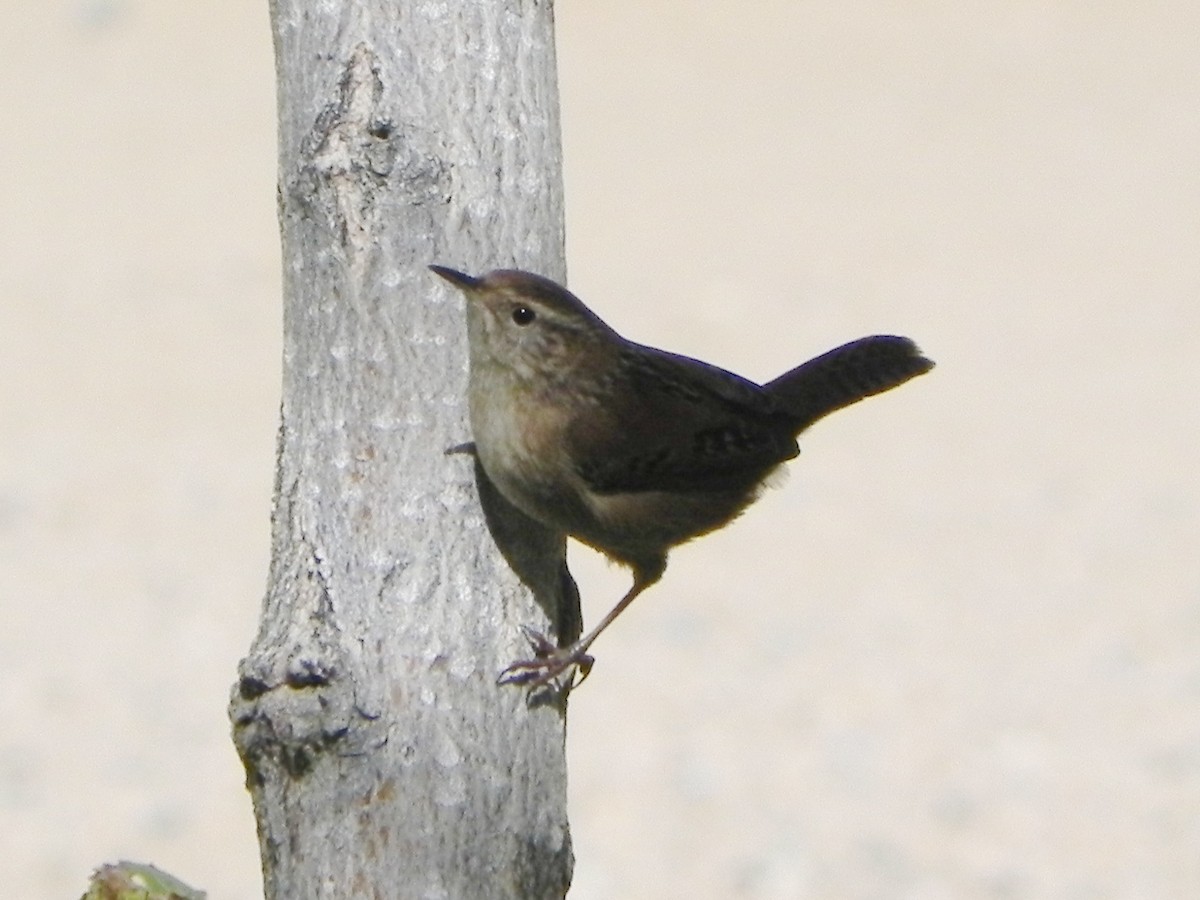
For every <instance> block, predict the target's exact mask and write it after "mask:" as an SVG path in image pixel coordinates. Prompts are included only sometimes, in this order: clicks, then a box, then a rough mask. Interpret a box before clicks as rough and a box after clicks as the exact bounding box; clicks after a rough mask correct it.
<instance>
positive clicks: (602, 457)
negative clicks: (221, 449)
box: [567, 347, 799, 494]
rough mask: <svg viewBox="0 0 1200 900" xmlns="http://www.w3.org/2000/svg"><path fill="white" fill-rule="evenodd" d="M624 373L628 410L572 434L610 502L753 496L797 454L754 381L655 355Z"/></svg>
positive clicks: (574, 448)
mask: <svg viewBox="0 0 1200 900" xmlns="http://www.w3.org/2000/svg"><path fill="white" fill-rule="evenodd" d="M624 352H626V353H631V354H636V356H635V358H634V359H633V360H631V361H630V362H629V363H627V364H625V365H622V366H620V367H619V369H618V371H619V372H620V376H619V377H620V379H621V382H620V384H619V385H618V386H617V390H618V391H619V392H620V393H621V394H622V395H623V396H628V397H630V398H634V399H631V400H630V401H629V402H624V403H621V404H616V405H610V406H607V407H601V408H596V409H592V410H590V411H589V413H588V415H586V416H580V417H579V418H578V419H576V420H575V421H574V422H572V424H571V426H570V427H569V428H568V431H567V440H568V442H569V443H570V447H569V450H570V454H571V458H572V459H573V460H575V467H576V471H577V472H578V473H579V475H580V477H582V478H583V480H584V481H585V482H586V483H587V485H588V487H589V488H591V489H592V490H593V491H595V492H597V493H601V494H616V493H628V492H637V491H651V490H665V491H716V490H731V489H747V488H749V487H751V486H752V485H753V484H755V483H756V482H758V481H759V480H761V479H762V478H763V476H764V475H766V473H767V472H768V471H770V469H771V468H773V467H774V466H775V465H777V464H778V463H780V462H783V461H784V460H787V459H791V458H792V457H794V456H795V455H796V454H797V453H798V452H799V450H798V448H797V446H796V440H795V437H794V436H793V433H792V429H791V425H790V422H789V420H788V419H787V417H786V415H785V414H784V413H783V412H782V411H781V410H780V409H779V408H778V406H777V404H776V403H775V401H774V400H773V399H772V398H771V397H770V396H769V395H768V394H766V392H764V391H763V390H762V388H761V387H759V386H758V385H756V384H754V383H753V382H751V381H747V380H746V379H744V378H742V377H740V376H738V375H735V374H733V373H732V372H727V371H725V370H724V369H719V368H717V367H716V366H710V365H708V364H707V363H702V362H700V361H698V360H694V359H689V358H687V357H683V356H677V355H675V354H672V353H666V352H664V351H661V350H654V349H652V348H648V347H636V348H632V349H627V350H626V351H624Z"/></svg>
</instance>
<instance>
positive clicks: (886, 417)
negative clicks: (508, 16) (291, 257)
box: [0, 0, 1200, 900]
mask: <svg viewBox="0 0 1200 900" xmlns="http://www.w3.org/2000/svg"><path fill="white" fill-rule="evenodd" d="M266 6H267V4H266V2H265V0H262V2H257V0H238V2H233V0H208V2H204V3H181V2H171V0H71V2H47V3H42V4H30V3H17V2H15V0H8V2H6V3H4V11H5V15H4V26H3V28H0V71H2V73H3V75H2V77H0V92H2V93H0V114H2V116H3V124H2V125H0V139H2V142H3V143H2V144H0V162H2V165H0V198H2V199H0V665H2V669H3V671H2V674H0V729H2V731H0V885H2V887H0V893H3V895H4V896H5V897H20V898H42V897H44V898H56V897H70V896H76V895H77V894H78V893H79V891H80V890H81V887H82V884H83V881H84V879H85V877H86V875H87V871H88V869H89V867H90V866H91V865H93V864H95V863H98V862H101V861H104V860H111V859H115V858H117V857H135V858H139V859H147V860H153V861H154V862H156V863H158V864H159V865H161V866H163V867H165V868H167V869H170V870H172V871H174V872H176V873H177V874H178V875H180V876H181V877H184V878H185V879H188V880H191V881H193V882H195V883H197V884H199V885H203V886H205V887H207V888H208V889H209V890H210V891H211V896H212V897H213V898H214V900H217V898H222V900H223V898H232V900H247V898H252V897H254V896H256V895H257V893H258V874H257V867H258V863H257V858H256V845H255V839H254V834H253V822H252V818H251V814H250V809H249V803H248V801H247V798H246V796H245V795H244V793H243V791H242V789H241V785H240V780H241V773H240V770H239V766H238V763H237V760H236V758H235V755H234V753H233V750H232V747H231V746H230V743H229V741H228V738H227V731H228V726H227V723H226V718H225V698H226V693H227V689H228V686H229V684H230V682H231V681H232V678H233V675H234V667H235V664H236V661H237V659H238V657H239V655H240V654H242V653H243V652H244V651H245V649H246V647H247V646H248V644H249V641H250V637H251V634H252V630H253V627H254V621H255V617H256V615H257V612H258V603H259V598H260V596H261V593H262V590H263V585H264V582H265V575H266V564H267V549H268V533H267V516H268V502H269V491H270V485H271V476H272V458H273V436H274V430H275V425H276V409H277V403H278V369H279V336H278V328H279V300H278V273H277V269H278V262H277V253H278V251H277V236H276V229H275V222H274V143H273V141H274V139H273V122H272V118H273V99H272V66H271V58H270V52H271V44H270V37H269V31H268V24H267V11H266ZM559 25H560V44H559V55H560V64H561V68H562V91H563V102H564V117H563V120H564V128H565V141H566V153H567V175H568V185H567V189H568V198H569V258H570V268H571V276H572V278H571V283H572V286H573V287H574V288H575V290H576V291H577V292H578V293H580V294H581V295H582V296H583V297H584V298H585V299H586V300H588V301H589V302H590V303H592V304H593V305H594V306H595V307H596V308H597V309H598V310H599V311H600V312H601V313H602V314H603V315H605V316H606V317H607V318H608V319H609V320H610V321H611V322H612V323H613V324H614V325H616V326H617V327H618V328H619V329H621V330H622V331H624V332H625V333H626V334H628V335H630V336H632V337H636V338H638V339H641V340H644V341H647V342H651V343H658V344H663V345H667V346H669V347H671V348H673V349H677V350H680V351H684V352H688V353H692V354H695V355H699V356H703V357H705V358H708V359H711V360H713V361H715V362H719V363H722V364H724V365H727V366H729V367H731V368H734V369H737V370H739V371H741V372H744V373H745V374H747V375H749V376H751V377H756V378H768V377H771V376H773V375H775V374H777V373H778V372H779V371H781V370H783V369H785V368H787V367H789V366H791V365H793V364H794V363H796V362H798V361H799V360H800V359H802V358H804V357H806V356H808V355H811V354H813V353H816V352H819V351H821V350H824V349H826V348H827V347H829V346H832V345H833V344H835V343H838V342H841V341H842V340H845V339H848V338H852V337H856V336H858V335H860V334H864V333H868V332H871V331H876V330H895V331H901V332H904V333H909V334H912V335H914V336H915V337H917V338H918V339H919V340H920V341H921V343H922V344H923V346H924V347H925V348H926V349H927V350H928V352H929V353H930V355H932V356H933V357H934V358H936V359H937V360H938V362H939V368H938V369H937V371H936V372H935V373H934V374H933V375H932V376H930V377H928V378H926V379H923V380H922V381H920V382H918V383H916V384H913V385H911V386H909V387H906V388H905V389H904V390H903V391H901V392H898V393H896V394H895V395H892V396H889V397H886V398H882V399H879V400H876V401H873V402H872V403H870V404H868V405H865V406H863V407H861V408H859V409H855V410H853V411H851V412H846V413H843V414H841V415H840V416H838V417H837V418H835V419H831V420H830V421H828V422H825V423H822V425H821V426H820V427H819V428H817V429H816V430H814V432H813V433H812V434H811V435H810V436H808V438H807V439H806V440H805V442H804V455H803V456H802V457H801V459H800V460H799V461H798V462H797V464H795V465H794V466H793V467H792V475H791V479H790V482H789V483H788V484H787V485H785V486H784V487H783V489H781V490H779V491H774V492H772V493H771V494H770V495H769V496H768V497H767V498H766V499H765V500H764V501H763V502H762V503H761V504H760V505H759V506H758V507H757V508H755V509H754V510H753V511H752V512H751V513H750V514H749V515H748V516H747V517H746V518H745V519H744V520H743V521H742V522H740V523H738V525H737V526H736V527H734V528H732V529H729V530H728V531H726V532H724V533H722V534H720V535H718V536H714V537H712V538H709V539H707V540H706V541H704V542H703V543H701V544H698V545H695V546H692V547H688V548H685V549H684V550H682V551H680V552H678V553H677V554H676V555H675V556H674V558H673V559H672V565H671V570H670V572H669V573H668V576H667V578H666V579H665V580H664V582H663V583H662V585H660V586H659V587H657V588H655V589H654V591H653V592H652V593H650V594H648V595H647V596H646V597H645V598H644V599H642V600H641V601H639V602H638V604H637V605H636V606H634V607H633V609H632V610H631V611H630V612H629V613H628V614H627V617H626V618H623V619H622V620H621V622H620V623H619V624H618V625H617V626H616V627H614V629H613V630H612V632H611V633H609V634H608V635H606V637H605V639H604V640H603V641H601V643H600V644H599V645H598V651H599V662H598V664H597V667H596V670H595V672H594V674H593V676H592V680H591V681H590V682H589V683H588V685H587V687H586V689H584V690H582V691H581V692H580V693H579V694H578V695H577V696H576V697H575V698H574V700H573V703H572V714H571V728H570V754H571V765H572V769H571V773H572V794H573V796H572V820H573V824H574V834H575V840H576V849H577V853H578V866H577V873H576V888H575V890H574V893H573V894H572V896H573V897H574V898H576V900H597V898H685V897H686V898H725V897H754V898H793V897H795V898H804V897H812V898H893V897H900V898H931V900H933V898H938V900H940V898H960V897H961V898H976V897H978V898H1043V897H1044V898H1059V897H1064V898H1158V897H1165V898H1176V897H1178V898H1192V897H1197V896H1200V565H1198V564H1197V561H1196V556H1197V552H1196V551H1197V544H1198V543H1200V540H1198V538H1200V483H1198V482H1200V479H1198V477H1197V463H1196V447H1197V444H1198V443H1200V424H1198V423H1200V416H1198V414H1197V412H1196V404H1197V395H1198V393H1200V376H1198V375H1197V371H1196V360H1197V354H1198V353H1200V307H1198V305H1197V299H1198V295H1200V153H1198V149H1197V148H1198V146H1200V94H1198V91H1200V6H1198V5H1197V4H1195V3H1194V2H1191V0H1175V2H1163V3H1155V4H1144V3H1104V2H1100V3H1097V2H1094V0H1092V2H1081V0H1070V2H1055V3H1051V2H1045V0H1041V2H1027V0H1015V2H1009V3H984V2H979V0H963V2H956V3H946V2H932V0H921V2H898V0H890V2H876V3H867V4H845V3H835V2H829V0H825V2H799V0H773V2H769V0H757V2H754V3H750V4H746V3H730V2H698V0H697V2H692V3H684V2H679V0H653V2H645V0H563V2H562V3H561V4H560V7H559ZM440 261H441V262H444V263H447V264H455V263H457V262H459V261H457V260H440ZM577 569H578V574H579V577H580V580H581V583H582V586H583V589H584V593H585V602H586V609H587V613H588V615H589V617H590V618H593V619H594V618H595V617H596V616H598V615H599V614H601V613H602V612H603V611H604V609H606V608H607V606H608V605H609V604H610V603H611V602H612V600H613V599H614V598H615V597H616V596H617V594H618V593H619V592H620V591H621V590H623V588H624V586H625V579H624V576H623V575H622V574H621V573H620V572H618V571H611V570H608V569H607V568H606V567H605V566H604V565H603V564H601V563H598V562H596V561H595V560H594V559H591V558H588V557H586V556H583V555H580V557H579V558H578V559H577Z"/></svg>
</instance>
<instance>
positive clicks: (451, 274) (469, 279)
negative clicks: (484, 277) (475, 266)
mask: <svg viewBox="0 0 1200 900" xmlns="http://www.w3.org/2000/svg"><path fill="white" fill-rule="evenodd" d="M429 271H431V272H434V273H436V274H438V275H441V276H442V277H443V278H445V279H446V280H447V281H448V282H450V283H451V284H452V285H454V286H455V287H456V288H459V289H460V290H464V291H473V290H476V289H477V288H478V287H479V279H478V278H475V277H474V276H472V275H467V274H465V273H464V272H459V271H458V270H456V269H447V268H446V267H445V266H430V267H429Z"/></svg>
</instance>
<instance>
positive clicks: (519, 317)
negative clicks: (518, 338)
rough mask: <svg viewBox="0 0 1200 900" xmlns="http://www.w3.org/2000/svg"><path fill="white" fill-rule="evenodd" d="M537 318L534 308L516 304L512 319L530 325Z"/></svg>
mask: <svg viewBox="0 0 1200 900" xmlns="http://www.w3.org/2000/svg"><path fill="white" fill-rule="evenodd" d="M535 318H536V315H535V314H534V312H533V310H532V309H530V308H529V307H528V306H514V307H513V311H512V320H513V321H514V322H516V323H517V324H518V325H522V326H524V325H528V324H529V323H530V322H532V321H533V320H534V319H535Z"/></svg>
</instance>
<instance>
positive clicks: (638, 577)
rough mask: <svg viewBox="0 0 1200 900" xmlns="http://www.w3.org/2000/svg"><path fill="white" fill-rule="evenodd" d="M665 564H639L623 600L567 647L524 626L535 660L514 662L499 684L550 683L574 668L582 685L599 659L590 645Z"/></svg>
mask: <svg viewBox="0 0 1200 900" xmlns="http://www.w3.org/2000/svg"><path fill="white" fill-rule="evenodd" d="M662 569H663V566H655V567H654V568H653V569H649V570H647V569H643V568H641V567H637V568H635V569H634V573H633V586H632V587H631V588H630V589H629V592H628V593H626V594H625V596H624V597H622V598H621V600H620V602H619V603H618V604H617V605H616V606H614V607H613V608H612V611H611V612H609V614H608V615H607V616H605V617H604V618H603V619H601V620H600V624H598V625H597V626H596V627H595V628H593V629H592V630H591V631H589V632H588V633H587V634H585V635H584V636H583V637H581V638H580V639H579V640H577V641H576V642H575V643H573V644H569V645H567V646H566V647H559V646H557V645H555V644H554V642H553V641H551V640H550V639H549V638H547V637H546V636H545V635H544V634H542V633H541V632H538V631H534V630H533V629H532V628H524V629H523V630H524V632H525V637H526V638H527V639H528V640H529V645H530V647H531V648H532V649H533V659H522V660H518V661H517V662H515V663H513V664H512V665H511V666H509V667H508V668H507V669H505V670H504V671H503V672H501V673H500V677H499V678H497V679H496V683H497V684H526V685H529V686H531V687H536V686H538V685H543V684H548V683H550V682H551V681H553V680H554V679H555V678H557V677H558V676H559V675H561V674H562V673H563V672H566V671H568V670H570V669H572V668H577V669H578V670H579V672H580V675H581V677H580V679H579V681H578V684H582V683H583V681H584V679H585V678H587V676H588V673H589V672H591V671H592V663H594V662H595V660H594V659H593V658H592V657H591V656H589V655H588V652H587V651H588V648H589V647H590V646H592V643H593V642H594V641H595V640H596V638H598V637H599V636H600V632H602V631H604V629H605V628H607V627H608V626H609V625H611V624H612V623H613V620H614V619H616V617H617V616H619V615H620V614H621V613H622V612H623V611H624V610H625V607H627V606H628V605H629V604H630V603H632V602H633V601H634V598H635V597H637V595H638V594H640V593H641V592H642V591H644V590H645V589H646V588H648V587H650V585H652V584H654V582H656V581H658V579H659V578H661V577H662Z"/></svg>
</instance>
